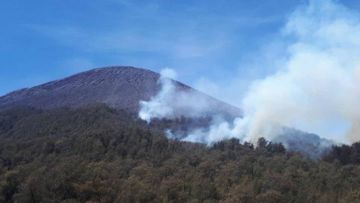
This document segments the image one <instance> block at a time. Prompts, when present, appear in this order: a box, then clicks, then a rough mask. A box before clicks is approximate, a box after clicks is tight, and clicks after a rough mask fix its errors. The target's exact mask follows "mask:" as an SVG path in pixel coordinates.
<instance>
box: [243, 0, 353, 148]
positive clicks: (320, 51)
mask: <svg viewBox="0 0 360 203" xmlns="http://www.w3.org/2000/svg"><path fill="white" fill-rule="evenodd" d="M359 20H360V16H359V14H358V13H355V12H353V11H351V10H349V9H347V8H345V7H343V6H342V5H340V4H338V3H336V2H333V1H330V0H316V1H310V2H309V4H308V5H307V6H304V7H301V8H299V9H297V10H296V11H295V12H294V13H293V14H292V15H291V17H290V18H289V21H288V22H287V24H286V26H285V28H284V30H283V38H285V39H286V40H290V41H291V43H289V44H288V46H287V50H286V53H285V54H286V56H287V59H286V63H285V64H284V66H283V67H280V68H279V70H278V71H277V72H276V73H275V74H273V75H270V76H268V77H266V78H265V79H263V80H260V81H256V82H254V84H253V85H252V87H251V88H250V90H249V92H248V95H247V96H246V98H245V99H244V102H243V107H244V110H245V114H246V115H247V116H248V117H249V120H251V122H250V123H249V125H250V126H249V132H248V136H250V137H251V138H256V137H259V136H262V135H264V134H266V135H267V136H268V137H269V138H272V136H273V135H274V134H275V133H274V130H273V129H272V128H273V126H279V125H282V126H292V127H297V128H299V129H303V130H306V131H310V132H316V133H319V134H321V135H322V136H325V137H327V138H330V139H334V140H337V141H341V142H346V141H347V138H348V139H349V140H350V141H358V140H359V131H358V122H359V118H360V117H359V116H360V111H359V110H358V109H357V105H358V104H359V102H360V80H359V79H360V61H359V60H360V58H359V54H360V38H359V36H360V35H359V34H360V21H359ZM334 124H335V126H334ZM348 126H352V127H351V130H350V129H347V128H348ZM326 128H327V129H331V130H333V131H337V132H336V133H339V134H338V135H336V134H333V133H332V132H326V131H325V130H323V129H326ZM344 134H347V137H346V136H344Z"/></svg>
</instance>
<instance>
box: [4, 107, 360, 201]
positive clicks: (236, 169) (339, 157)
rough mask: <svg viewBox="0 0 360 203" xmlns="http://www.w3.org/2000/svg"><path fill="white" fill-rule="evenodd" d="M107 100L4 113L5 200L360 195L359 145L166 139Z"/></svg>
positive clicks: (298, 198) (350, 197) (272, 198)
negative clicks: (313, 155)
mask: <svg viewBox="0 0 360 203" xmlns="http://www.w3.org/2000/svg"><path fill="white" fill-rule="evenodd" d="M161 128H162V127H161V123H160V122H158V124H156V125H153V126H151V127H149V126H148V125H147V124H146V123H144V122H142V121H140V120H137V119H136V118H135V117H134V116H132V115H129V114H127V113H126V112H122V111H118V110H114V109H111V108H108V107H106V106H103V105H97V106H91V107H87V108H82V109H76V110H72V109H57V110H47V111H41V110H36V109H31V108H25V107H24V108H15V109H11V110H7V111H3V112H0V192H1V197H0V202H68V203H70V202H109V203H110V202H249V203H252V202H263V203H265V202H326V203H331V202H359V201H360V166H359V165H358V164H359V163H360V156H359V155H360V144H359V143H357V144H354V145H352V146H339V147H334V148H333V150H331V152H330V153H329V154H328V155H327V156H325V157H324V158H323V159H322V160H311V159H308V158H307V157H304V156H302V155H300V154H297V153H290V152H286V151H285V149H284V147H283V146H282V145H281V144H276V143H269V142H267V141H266V140H265V139H259V141H258V144H257V147H254V146H253V145H252V144H249V143H244V144H240V143H239V141H238V140H235V139H232V140H227V141H223V142H220V143H217V144H215V145H214V146H212V147H206V146H204V145H200V144H192V143H185V142H179V141H175V140H168V139H167V138H166V137H165V136H164V135H163V133H162V132H163V131H162V129H161Z"/></svg>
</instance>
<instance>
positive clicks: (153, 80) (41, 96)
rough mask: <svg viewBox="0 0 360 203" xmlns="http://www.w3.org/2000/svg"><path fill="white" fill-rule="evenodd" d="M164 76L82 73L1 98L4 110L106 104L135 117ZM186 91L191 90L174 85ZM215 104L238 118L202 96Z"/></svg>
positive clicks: (131, 71) (137, 71) (123, 69)
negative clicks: (141, 103)
mask: <svg viewBox="0 0 360 203" xmlns="http://www.w3.org/2000/svg"><path fill="white" fill-rule="evenodd" d="M159 78H160V74H158V73H156V72H153V71H151V70H146V69H142V68H136V67H132V66H110V67H103V68H96V69H92V70H89V71H85V72H81V73H78V74H75V75H72V76H70V77H67V78H64V79H60V80H55V81H51V82H48V83H45V84H42V85H39V86H35V87H32V88H26V89H21V90H18V91H14V92H12V93H9V94H7V95H5V96H2V97H0V109H4V108H9V107H13V106H32V107H35V108H41V109H51V108H58V107H81V106H85V105H89V104H93V103H105V104H107V105H109V106H111V107H113V108H118V109H123V110H126V111H129V112H131V113H137V112H138V110H139V101H141V100H145V101H147V100H149V99H151V97H153V96H154V95H156V93H157V92H158V91H159V90H160V85H159V83H158V79H159ZM174 82H175V85H176V86H177V87H179V88H180V89H182V90H185V91H195V92H198V91H196V90H194V89H192V88H191V87H189V86H187V85H184V84H182V83H180V82H177V81H174ZM198 93H199V95H201V96H202V97H205V98H207V99H208V100H211V101H212V102H213V103H216V104H217V105H216V106H219V108H220V109H221V110H219V111H224V113H225V112H226V113H225V114H230V115H234V112H232V111H233V110H236V111H235V112H239V111H238V109H237V108H235V107H232V106H230V105H228V104H225V103H223V102H220V101H218V100H216V99H214V98H212V97H210V96H208V95H205V94H203V93H200V92H198Z"/></svg>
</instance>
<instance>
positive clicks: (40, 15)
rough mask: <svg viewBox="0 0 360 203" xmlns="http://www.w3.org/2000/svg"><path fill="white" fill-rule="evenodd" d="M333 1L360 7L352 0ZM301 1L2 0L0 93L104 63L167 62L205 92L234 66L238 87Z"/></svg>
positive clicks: (157, 65) (226, 78) (254, 73)
mask: <svg viewBox="0 0 360 203" xmlns="http://www.w3.org/2000/svg"><path fill="white" fill-rule="evenodd" d="M341 2H342V3H343V4H345V5H346V6H347V7H351V8H353V9H355V10H360V3H358V1H350V0H348V1H341ZM303 4H306V0H257V1H247V0H246V1H245V0H244V1H242V0H226V1H220V0H197V1H190V0H91V1H89V0H34V1H29V0H11V1H2V2H1V4H0V23H1V31H0V40H1V42H0V56H1V57H0V65H1V66H0V67H1V68H0V95H3V94H5V93H7V92H9V91H12V90H15V89H19V88H22V87H31V86H34V85H37V84H40V83H43V82H47V81H50V80H54V79H59V78H62V77H65V76H68V75H71V74H73V73H76V72H80V71H84V70H87V69H91V68H95V67H102V66H109V65H130V66H137V67H143V68H148V69H151V70H154V71H160V70H161V69H163V68H165V67H169V68H173V69H175V70H176V71H177V73H178V79H179V80H180V81H184V82H186V83H188V84H190V85H194V86H199V87H200V88H201V86H204V85H206V86H207V87H208V88H209V89H210V92H211V88H212V86H211V84H210V83H209V82H208V81H211V82H215V83H217V84H226V83H227V82H231V79H232V78H233V77H234V74H235V73H236V75H237V76H236V77H243V79H244V81H245V82H244V87H245V86H246V85H247V84H248V83H247V82H246V81H248V80H250V79H253V78H257V77H261V76H262V75H264V74H266V73H267V71H271V67H261V60H263V59H262V58H257V57H256V56H257V54H258V53H259V52H261V51H262V50H263V49H264V47H266V46H264V45H267V46H271V42H272V41H273V40H274V39H276V36H277V35H278V33H279V32H280V30H281V27H283V24H284V22H286V19H287V17H288V15H289V14H290V13H291V12H293V10H294V9H295V8H296V7H298V6H301V5H303ZM270 60H271V58H270ZM254 64H258V67H257V66H256V65H254ZM259 64H260V65H259ZM267 64H268V63H267ZM256 67H257V68H256ZM254 69H256V70H254ZM238 80H239V78H237V81H238ZM214 88H216V87H214ZM239 94H240V93H239Z"/></svg>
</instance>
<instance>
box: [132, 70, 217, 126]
mask: <svg viewBox="0 0 360 203" xmlns="http://www.w3.org/2000/svg"><path fill="white" fill-rule="evenodd" d="M160 74H161V76H160V79H159V81H158V82H159V83H160V85H161V89H160V91H159V92H158V93H157V95H155V96H154V97H153V98H151V99H150V101H140V111H139V117H140V118H141V119H143V120H146V121H147V122H150V121H151V119H153V118H159V119H162V118H176V117H180V116H185V117H191V118H194V117H202V116H206V115H207V113H208V112H210V111H211V110H212V109H211V106H212V103H211V101H209V100H208V98H207V97H204V96H202V95H200V94H199V93H197V92H195V91H188V90H184V89H179V88H180V87H178V86H177V85H175V84H174V83H175V81H174V80H173V79H175V78H176V72H175V71H174V70H172V69H169V68H166V69H163V70H162V71H161V73H160Z"/></svg>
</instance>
